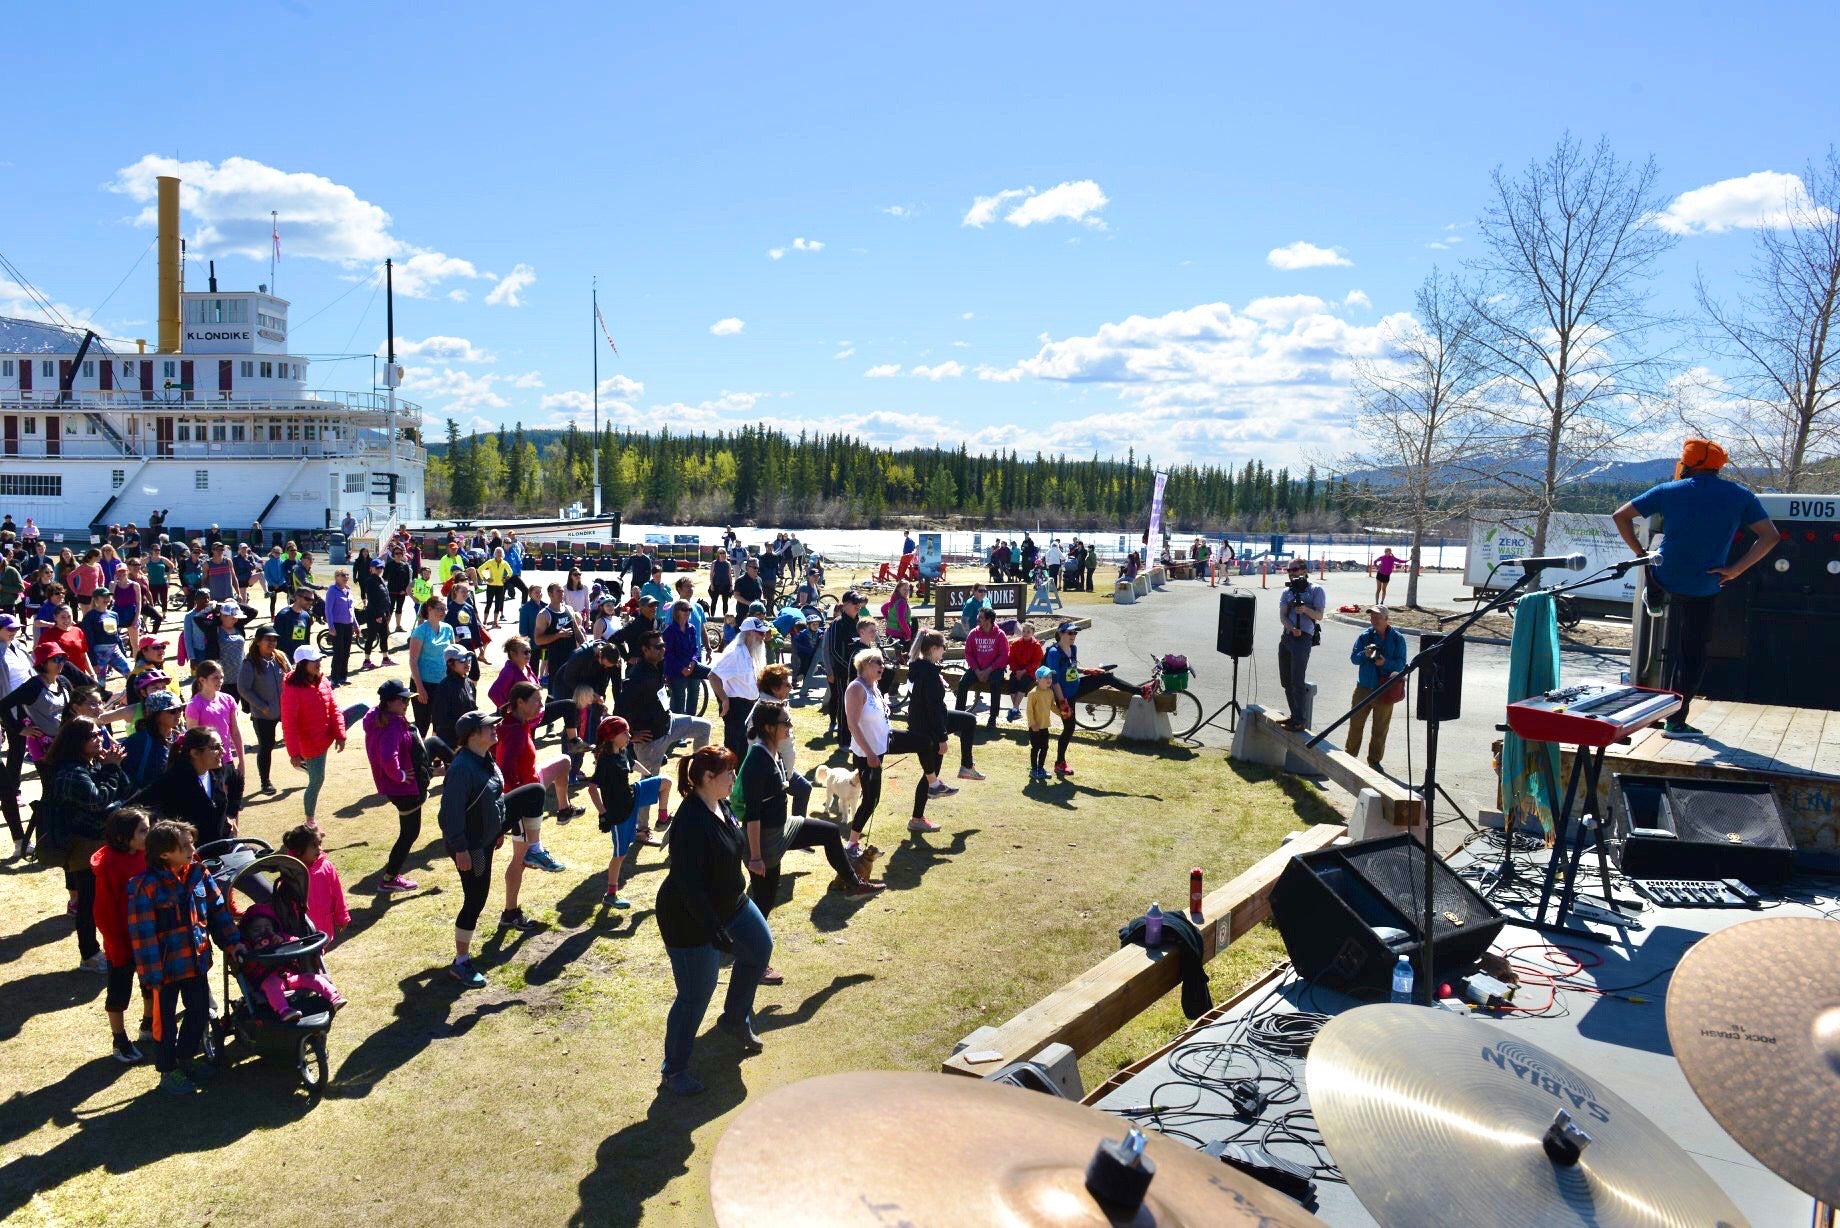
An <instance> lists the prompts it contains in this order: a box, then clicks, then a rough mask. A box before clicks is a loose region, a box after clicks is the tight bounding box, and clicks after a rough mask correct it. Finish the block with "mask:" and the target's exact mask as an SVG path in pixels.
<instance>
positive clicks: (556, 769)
mask: <svg viewBox="0 0 1840 1228" xmlns="http://www.w3.org/2000/svg"><path fill="white" fill-rule="evenodd" d="M499 713H500V715H501V716H502V717H503V718H504V719H503V720H501V721H500V722H499V726H498V746H497V747H496V748H495V750H494V752H493V753H494V754H495V755H496V756H497V758H498V770H499V772H500V773H501V774H502V775H503V776H504V778H505V791H506V792H507V793H509V792H510V791H511V790H513V789H516V788H518V787H520V786H522V785H529V784H537V783H542V784H543V785H545V786H554V787H555V790H556V821H557V822H559V823H566V822H568V821H569V820H570V819H572V818H574V817H575V816H576V815H578V814H580V813H581V812H582V811H581V807H579V806H572V805H570V804H569V760H568V756H566V755H559V756H557V757H556V758H554V759H552V760H550V761H549V762H548V763H545V764H543V765H542V766H540V767H539V766H538V764H537V738H536V733H537V726H538V725H540V724H541V723H542V721H543V692H541V691H539V690H538V689H537V684H536V683H534V682H519V683H517V684H515V685H514V686H513V687H512V688H511V694H510V696H509V697H508V698H507V699H506V700H505V704H504V707H502V708H501V709H499ZM520 836H521V837H522V839H520V838H519V837H520ZM542 836H543V816H542V814H541V813H539V814H538V815H537V816H536V817H535V818H528V819H525V820H524V824H523V827H522V829H521V830H520V831H518V832H514V833H512V836H511V859H510V860H509V861H508V862H507V863H506V864H505V911H504V913H503V915H502V917H501V918H500V922H499V924H500V926H501V928H506V929H513V928H520V929H521V928H523V927H524V925H525V924H526V923H525V920H524V910H523V909H522V908H520V907H519V906H518V888H519V886H520V885H521V884H522V883H523V881H524V865H525V863H526V862H528V863H529V864H531V865H533V866H535V867H537V869H539V870H548V871H550V872H552V873H556V872H560V871H562V870H565V869H567V868H568V867H567V866H564V865H563V864H562V863H561V862H559V861H557V860H556V859H555V858H554V857H552V856H551V855H550V852H549V850H548V849H546V848H544V847H543V844H542Z"/></svg>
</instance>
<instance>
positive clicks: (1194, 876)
mask: <svg viewBox="0 0 1840 1228" xmlns="http://www.w3.org/2000/svg"><path fill="white" fill-rule="evenodd" d="M1188 911H1189V913H1190V914H1191V915H1192V916H1193V917H1194V918H1195V920H1197V921H1199V920H1200V919H1201V867H1200V866H1196V867H1195V868H1194V869H1192V870H1190V871H1189V872H1188Z"/></svg>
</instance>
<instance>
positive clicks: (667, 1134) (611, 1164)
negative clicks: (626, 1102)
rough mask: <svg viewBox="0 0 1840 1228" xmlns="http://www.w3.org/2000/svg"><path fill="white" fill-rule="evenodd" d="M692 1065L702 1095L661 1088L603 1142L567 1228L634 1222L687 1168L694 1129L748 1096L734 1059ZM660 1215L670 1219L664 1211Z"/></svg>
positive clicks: (581, 1188)
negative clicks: (640, 1113)
mask: <svg viewBox="0 0 1840 1228" xmlns="http://www.w3.org/2000/svg"><path fill="white" fill-rule="evenodd" d="M692 1069H693V1070H694V1071H695V1073H696V1076H697V1078H699V1079H701V1080H702V1081H703V1085H704V1088H705V1090H704V1092H703V1093H702V1095H700V1096H674V1095H672V1094H671V1093H670V1092H667V1091H664V1090H662V1089H660V1090H659V1091H658V1093H657V1094H656V1095H655V1096H653V1098H652V1102H651V1104H650V1105H648V1106H647V1108H646V1112H645V1117H644V1118H643V1119H641V1120H639V1121H635V1122H633V1123H632V1124H631V1125H628V1126H625V1127H623V1128H622V1129H620V1130H619V1131H617V1132H615V1133H613V1134H610V1135H608V1136H607V1137H606V1138H605V1139H604V1140H602V1142H601V1145H600V1147H599V1148H597V1149H596V1150H595V1153H594V1167H593V1169H591V1170H590V1171H589V1172H588V1174H587V1175H586V1176H585V1177H583V1178H582V1179H581V1182H580V1184H579V1185H578V1186H577V1187H576V1189H577V1193H578V1195H579V1197H580V1200H581V1205H580V1206H578V1207H577V1208H576V1209H575V1212H574V1213H573V1214H572V1215H570V1216H569V1224H570V1225H571V1228H586V1226H587V1225H600V1224H636V1223H638V1222H639V1218H640V1216H641V1215H642V1214H643V1213H644V1211H645V1204H646V1203H647V1202H648V1201H649V1200H650V1199H652V1198H653V1197H654V1196H656V1195H657V1194H658V1193H659V1192H660V1191H662V1190H663V1189H664V1188H665V1186H667V1185H669V1184H670V1183H671V1182H673V1181H675V1180H677V1179H678V1178H680V1177H683V1176H684V1175H685V1174H686V1173H688V1172H689V1171H690V1157H691V1156H692V1155H694V1154H695V1152H696V1143H695V1141H694V1140H693V1139H692V1137H691V1136H692V1134H693V1133H694V1132H695V1131H696V1129H697V1128H698V1127H699V1126H703V1125H705V1124H707V1123H709V1122H711V1121H714V1120H715V1119H716V1118H718V1117H720V1116H722V1115H723V1114H724V1113H727V1112H728V1111H729V1110H731V1109H733V1108H734V1107H735V1106H736V1105H738V1104H740V1103H741V1102H742V1101H743V1100H745V1099H747V1084H746V1083H744V1082H743V1081H742V1078H741V1066H740V1064H739V1063H737V1062H733V1061H730V1060H729V1059H728V1058H727V1057H726V1056H724V1057H718V1058H717V1059H716V1060H714V1061H706V1062H704V1063H702V1064H701V1065H700V1066H693V1067H692ZM662 1214H663V1216H664V1218H665V1219H667V1220H668V1219H670V1218H671V1213H670V1212H669V1211H668V1210H667V1211H664V1212H663V1213H662Z"/></svg>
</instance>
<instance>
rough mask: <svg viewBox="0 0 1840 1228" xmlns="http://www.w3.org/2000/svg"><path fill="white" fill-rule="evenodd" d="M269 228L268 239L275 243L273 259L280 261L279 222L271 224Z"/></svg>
mask: <svg viewBox="0 0 1840 1228" xmlns="http://www.w3.org/2000/svg"><path fill="white" fill-rule="evenodd" d="M271 227H272V229H271V230H270V232H269V238H271V239H273V240H274V241H275V259H277V260H279V259H281V223H280V222H279V221H276V222H272V223H271Z"/></svg>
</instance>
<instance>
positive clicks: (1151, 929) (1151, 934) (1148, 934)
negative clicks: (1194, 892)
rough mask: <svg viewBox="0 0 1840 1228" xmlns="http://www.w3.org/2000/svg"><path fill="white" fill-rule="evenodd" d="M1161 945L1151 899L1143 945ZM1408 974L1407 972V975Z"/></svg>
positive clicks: (1157, 915)
mask: <svg viewBox="0 0 1840 1228" xmlns="http://www.w3.org/2000/svg"><path fill="white" fill-rule="evenodd" d="M1162 945H1163V910H1162V909H1161V908H1160V907H1158V906H1157V904H1156V902H1155V901H1154V900H1152V901H1151V903H1150V911H1149V912H1147V913H1145V914H1144V946H1146V947H1149V948H1150V949H1152V950H1154V949H1156V948H1157V947H1160V946H1162ZM1409 975H1410V974H1409V973H1408V976H1409ZM1409 984H1410V982H1409V981H1408V986H1409ZM1408 996H1410V995H1408Z"/></svg>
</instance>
